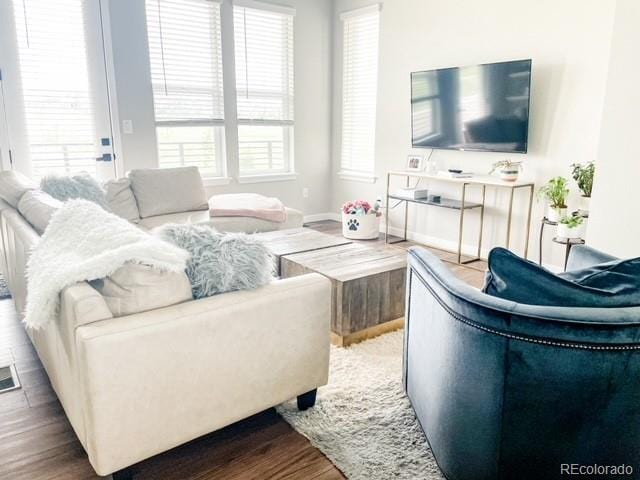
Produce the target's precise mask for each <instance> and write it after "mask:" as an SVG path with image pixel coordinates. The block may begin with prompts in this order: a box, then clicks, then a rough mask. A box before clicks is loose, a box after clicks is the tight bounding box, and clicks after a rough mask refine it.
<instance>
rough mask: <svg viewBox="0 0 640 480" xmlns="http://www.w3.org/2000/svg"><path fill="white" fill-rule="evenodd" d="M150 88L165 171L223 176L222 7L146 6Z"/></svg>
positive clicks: (181, 1) (173, 2) (201, 3)
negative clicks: (186, 168) (191, 168)
mask: <svg viewBox="0 0 640 480" xmlns="http://www.w3.org/2000/svg"><path fill="white" fill-rule="evenodd" d="M146 13H147V30H148V37H149V57H150V63H151V82H152V86H153V102H154V107H155V119H156V132H157V137H158V164H159V166H160V167H161V168H167V167H177V166H182V165H195V166H197V167H199V168H200V172H201V173H202V175H203V176H205V177H216V176H222V175H224V167H225V165H224V162H225V158H224V157H225V156H224V93H223V86H222V42H221V36H220V4H219V3H218V2H215V1H211V0H146Z"/></svg>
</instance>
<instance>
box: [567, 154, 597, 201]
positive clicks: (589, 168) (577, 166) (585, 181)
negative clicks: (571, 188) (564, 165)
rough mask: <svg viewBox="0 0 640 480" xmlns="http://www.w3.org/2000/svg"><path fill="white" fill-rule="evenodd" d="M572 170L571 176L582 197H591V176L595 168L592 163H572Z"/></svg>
mask: <svg viewBox="0 0 640 480" xmlns="http://www.w3.org/2000/svg"><path fill="white" fill-rule="evenodd" d="M571 168H572V169H573V170H572V171H571V175H572V176H573V179H574V180H575V181H576V183H577V184H578V188H579V189H580V191H581V192H582V195H583V196H584V197H591V189H592V188H593V175H594V173H595V171H596V166H595V164H594V163H593V162H587V163H574V164H572V165H571Z"/></svg>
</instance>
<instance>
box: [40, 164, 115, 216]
mask: <svg viewBox="0 0 640 480" xmlns="http://www.w3.org/2000/svg"><path fill="white" fill-rule="evenodd" d="M40 189H41V190H42V191H44V192H46V193H48V194H49V195H51V196H52V197H53V198H55V199H56V200H60V201H61V202H65V201H67V200H71V199H73V198H82V199H83V200H89V201H90V202H93V203H97V204H98V205H100V206H101V207H102V208H104V209H105V210H109V206H108V204H107V197H106V194H105V191H104V190H103V189H102V187H101V186H100V184H99V183H98V181H97V180H96V179H95V178H93V177H92V176H91V175H89V174H88V173H79V174H78V175H74V176H73V177H67V176H61V175H47V176H46V177H43V178H42V180H40Z"/></svg>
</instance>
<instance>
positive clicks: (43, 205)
mask: <svg viewBox="0 0 640 480" xmlns="http://www.w3.org/2000/svg"><path fill="white" fill-rule="evenodd" d="M60 207H62V202H61V201H60V200H56V199H55V198H53V197H52V196H51V195H49V194H47V193H45V192H43V191H42V190H27V191H26V192H25V193H24V195H22V198H21V199H20V201H19V202H18V211H19V212H20V213H21V214H22V216H23V217H24V218H25V220H26V221H27V222H29V223H30V224H31V226H32V227H33V228H34V229H35V230H36V232H38V233H39V234H40V235H42V234H43V233H44V230H45V229H46V228H47V225H49V221H50V220H51V216H52V215H53V214H54V213H55V212H56V210H58V209H59V208H60Z"/></svg>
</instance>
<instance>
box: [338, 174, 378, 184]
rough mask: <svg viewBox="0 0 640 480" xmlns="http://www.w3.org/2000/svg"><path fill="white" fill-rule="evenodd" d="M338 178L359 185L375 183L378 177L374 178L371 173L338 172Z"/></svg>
mask: <svg viewBox="0 0 640 480" xmlns="http://www.w3.org/2000/svg"><path fill="white" fill-rule="evenodd" d="M338 178H340V179H342V180H349V181H352V182H361V183H376V181H377V180H378V177H376V176H375V175H374V174H373V173H361V172H338Z"/></svg>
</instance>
